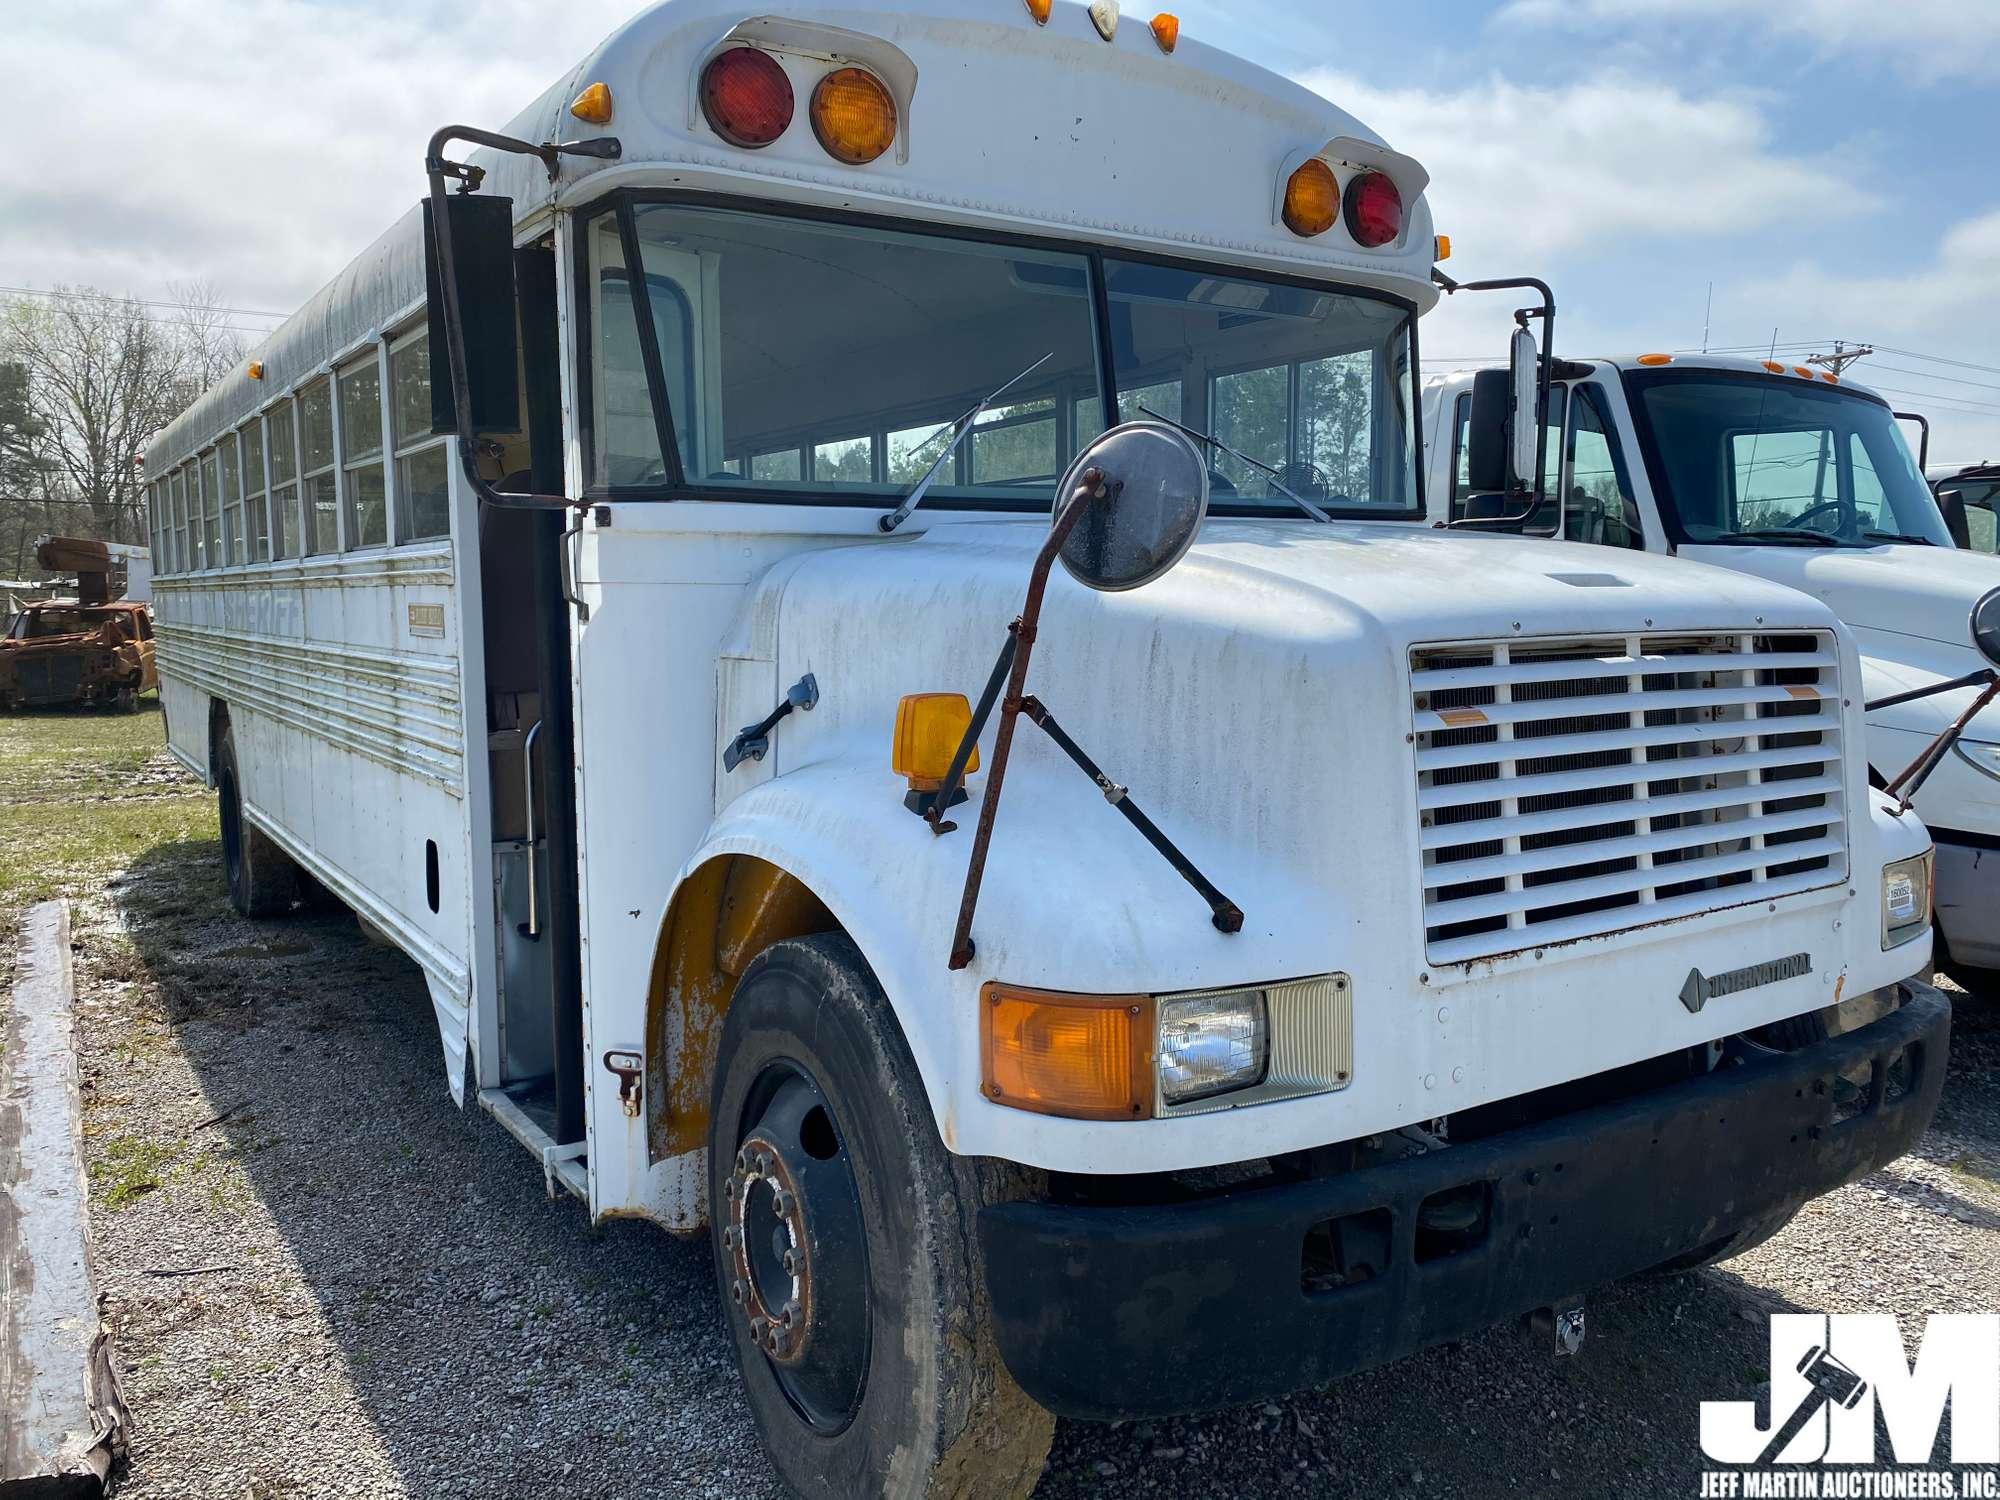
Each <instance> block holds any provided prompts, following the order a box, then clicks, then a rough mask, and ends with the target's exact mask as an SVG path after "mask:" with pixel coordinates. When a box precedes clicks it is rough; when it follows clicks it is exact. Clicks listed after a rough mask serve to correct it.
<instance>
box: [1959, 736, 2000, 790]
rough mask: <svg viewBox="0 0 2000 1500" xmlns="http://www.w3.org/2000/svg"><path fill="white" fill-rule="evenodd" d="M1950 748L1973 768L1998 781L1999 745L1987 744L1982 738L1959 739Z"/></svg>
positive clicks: (1999, 776) (1999, 779)
mask: <svg viewBox="0 0 2000 1500" xmlns="http://www.w3.org/2000/svg"><path fill="white" fill-rule="evenodd" d="M1952 749H1953V750H1954V751H1955V752H1957V755H1958V758H1959V759H1960V760H1962V761H1964V762H1965V763H1966V764H1967V765H1969V766H1971V767H1972V769H1973V770H1975V771H1979V772H1983V773H1984V774H1985V775H1988V776H1991V777H1992V778H1993V779H1994V780H1995V781H2000V745H1992V744H1988V743H1987V742H1986V741H1984V740H1966V739H1961V740H1960V741H1959V742H1958V743H1957V744H1956V745H1954V746H1952Z"/></svg>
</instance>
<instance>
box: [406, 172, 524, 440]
mask: <svg viewBox="0 0 2000 1500" xmlns="http://www.w3.org/2000/svg"><path fill="white" fill-rule="evenodd" d="M443 201H444V205H445V219H446V225H445V228H446V230H447V232H448V234H449V236H450V241H451V247H450V248H451V266H452V273H453V274H452V281H453V284H454V285H455V286H456V288H457V291H458V299H457V300H458V312H459V323H460V328H461V330H462V332H463V334H464V338H465V383H466V387H467V390H468V393H469V394H470V396H471V398H472V429H473V431H474V432H504V433H514V432H519V431H520V430H521V392H520V385H519V378H518V369H519V360H520V351H519V333H518V331H517V323H516V314H515V292H514V201H513V199H511V198H490V197H487V196H485V195H483V194H479V193H454V194H452V195H451V196H450V197H447V198H445V199H444V200H443ZM437 230H438V226H437V222H436V213H435V209H434V207H433V204H432V201H431V200H430V199H428V198H427V199H425V200H424V295H425V297H426V298H427V299H428V305H429V311H430V353H431V431H433V432H435V433H439V434H450V433H456V432H457V431H458V416H457V413H456V411H455V410H454V406H453V399H454V398H453V391H452V379H451V359H450V353H449V351H450V348H451V344H450V340H449V338H448V335H447V331H446V327H445V318H446V307H445V296H444V270H443V258H442V257H441V256H440V254H439V251H438V235H437Z"/></svg>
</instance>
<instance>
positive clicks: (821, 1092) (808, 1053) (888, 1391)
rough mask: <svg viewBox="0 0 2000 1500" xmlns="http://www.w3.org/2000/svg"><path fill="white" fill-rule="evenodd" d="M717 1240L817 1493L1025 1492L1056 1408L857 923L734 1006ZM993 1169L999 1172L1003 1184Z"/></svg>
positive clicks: (782, 1453)
mask: <svg viewBox="0 0 2000 1500" xmlns="http://www.w3.org/2000/svg"><path fill="white" fill-rule="evenodd" d="M710 1104H711V1109H710V1120H709V1203H710V1208H711V1211H710V1221H711V1222H710V1241H711V1243H712V1245H713V1246H714V1250H715V1258H716V1269H717V1273H718V1275H719V1278H720V1282H721V1288H722V1298H723V1310H724V1315H725V1317H726V1318H727V1320H728V1322H729V1325H730V1333H731V1335H732V1337H733V1339H734V1341H735V1345H736V1355H737V1363H738V1366H739V1367H740V1369H741V1370H742V1373H743V1383H744V1389H745V1392H746V1394H747V1396H748V1398H749V1403H750V1410H751V1414H752V1415H753V1417H754V1418H755V1419H756V1422H757V1427H758V1430H759V1431H760V1432H761V1433H762V1435H763V1438H764V1444H765V1448H766V1450H767V1451H768V1452H769V1453H770V1455H771V1457H772V1460H773V1461H774V1463H775V1464H776V1465H777V1468H778V1471H779V1473H780V1474H781V1475H782V1476H783V1478H784V1479H785V1481H786V1482H787V1483H788V1484H790V1485H791V1487H792V1488H793V1489H794V1490H796V1491H797V1492H798V1493H799V1494H801V1495H804V1496H809V1497H826V1500H836V1497H838V1500H846V1497H850V1496H861V1495H883V1496H893V1497H897V1500H918V1497H929V1496H941V1497H968V1500H970V1497H974V1496H977V1497H987V1496H993V1497H1006V1496H1025V1495H1026V1494H1027V1493H1028V1492H1029V1491H1030V1490H1031V1489H1033V1487H1034V1485H1035V1481H1036V1480H1037V1479H1038V1478H1039V1477H1040V1475H1041V1472H1042V1465H1043V1462H1044V1461H1045V1459H1046V1458H1047V1456H1048V1449H1049V1442H1050V1439H1051V1438H1052V1437H1053V1435H1054V1429H1055V1419H1054V1418H1053V1417H1052V1416H1051V1415H1050V1414H1049V1413H1048V1412H1046V1411H1044V1410H1043V1409H1042V1408H1040V1407H1038V1406H1036V1405H1035V1404H1034V1403H1033V1402H1032V1401H1031V1400H1029V1399H1028V1397H1027V1395H1026V1394H1025V1393H1023V1392H1022V1390H1021V1389H1020V1387H1019V1386H1017V1385H1016V1384H1015V1383H1014V1381H1013V1378H1012V1377H1011V1376H1010V1375H1008V1373H1007V1371H1006V1368H1005V1367H1004V1366H1003V1365H1002V1364H1001V1362H1000V1357H999V1353H998V1351H997V1349H996V1348H995V1346H994V1341H993V1335H992V1330H991V1326H990V1323H989V1320H988V1315H987V1312H986V1298H985V1276H984V1271H983V1267H982V1265H981V1263H980V1257H979V1250H978V1244H977V1238H976V1234H975V1226H974V1215H975V1214H976V1212H977V1209H978V1206H979V1204H980V1202H981V1201H983V1200H984V1199H985V1198H986V1197H987V1196H989V1195H990V1194H991V1192H992V1188H991V1186H990V1184H991V1182H993V1181H997V1180H998V1176H999V1170H1000V1169H998V1168H997V1167H993V1166H990V1165H989V1166H985V1167H982V1166H981V1165H980V1164H978V1163H974V1162H971V1161H968V1160H966V1159H963V1158H957V1157H953V1156H952V1155H951V1154H950V1153H949V1152H947V1151H946V1150H945V1148H944V1144H943V1142H942V1141H941V1140H940V1139H939V1136H938V1132H937V1128H936V1126H935V1124H934V1123H933V1121H932V1118H931V1111H930V1106H929V1102H928V1099H927V1097H926V1095H925V1093H924V1089H923V1083H922V1080H921V1079H920V1077H919V1076H918V1073H917V1067H916V1063H915V1060H914V1059H913V1058H912V1057H911V1055H910V1050H909V1046H908V1044H907V1043H906V1042H905V1041H904V1039H903V1035H902V1032H901V1031H900V1030H899V1029H898V1028H897V1026H896V1023H895V1020H894V1018H893V1015H892V1013H891V1011H890V1008H889V1003H888V1000H887V998H886V997H885V996H884V995H883V994H882V990H881V987H880V985H879V984H877V982H876V980H875V977H874V975H873V974H872V973H871V972H870V971H869V969H868V966H867V964H866V963H865V962H864V961H863V959H862V957H861V955H860V953H859V951H858V950H856V949H855V947H854V945H853V944H852V943H851V942H849V941H848V940H847V939H846V938H845V937H840V936H831V935H829V936H820V937H812V938H803V939H797V940H793V941H788V942H783V943H778V944H775V945H774V946H772V947H771V948H769V949H767V950H766V951H765V952H764V953H763V954H761V955H760V956H759V957H758V958H757V960H756V961H755V962H754V963H752V964H751V966H750V968H749V969H748V971H747V972H746V973H745V974H744V976H743V980H742V982H741V984H739V985H738V987H737V991H736V996H735V1000H734V1002H733V1003H732V1005H731V1006H730V1009H729V1013H728V1016H727V1017H726V1018H725V1020H724V1022H723V1028H722V1039H721V1044H720V1048H719V1052H718V1056H717V1059H716V1070H715V1085H714V1090H713V1094H712V1097H711V1101H710ZM983 1180H984V1181H985V1183H986V1185H982V1181H983Z"/></svg>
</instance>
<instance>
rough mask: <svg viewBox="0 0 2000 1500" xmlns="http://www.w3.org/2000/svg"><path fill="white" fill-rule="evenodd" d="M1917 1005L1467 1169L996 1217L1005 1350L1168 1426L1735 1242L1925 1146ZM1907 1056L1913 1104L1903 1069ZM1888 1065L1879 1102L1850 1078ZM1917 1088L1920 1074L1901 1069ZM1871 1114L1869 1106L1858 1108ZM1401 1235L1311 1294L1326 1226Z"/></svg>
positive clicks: (1931, 1107) (1104, 1414)
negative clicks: (1447, 1229) (1422, 1236)
mask: <svg viewBox="0 0 2000 1500" xmlns="http://www.w3.org/2000/svg"><path fill="white" fill-rule="evenodd" d="M1903 988H1904V990H1905V992H1906V993H1905V1003H1904V1005H1903V1006H1902V1007H1901V1008H1900V1009H1898V1010H1897V1011H1895V1012H1893V1013H1892V1014H1890V1015H1888V1016H1885V1017H1883V1018H1882V1019H1881V1020H1879V1021H1877V1022H1875V1023H1873V1024H1872V1025H1870V1026H1867V1027H1864V1028H1863V1029H1861V1030H1859V1031H1854V1032H1850V1033H1848V1034H1847V1035H1846V1036H1843V1037H1838V1038H1835V1039H1834V1040H1831V1041H1828V1042H1823V1043H1820V1044H1818V1045H1817V1046H1814V1047H1811V1048H1808V1049H1806V1050H1804V1051H1801V1052H1795V1053H1789V1054H1786V1055H1783V1056H1778V1057H1768V1058H1767V1057H1760V1058H1756V1059H1754V1060H1748V1061H1745V1062H1743V1063H1741V1064H1740V1065H1728V1066H1724V1067H1722V1068H1719V1069H1717V1070H1716V1071H1715V1072H1713V1073H1710V1074H1707V1075H1705V1076H1704V1077H1701V1078H1698V1079H1694V1080H1691V1081H1689V1082H1686V1083H1680V1084H1676V1085H1673V1086H1671V1087H1669V1088H1664V1089H1659V1090H1655V1091H1653V1092H1651V1093H1646V1094H1643V1095H1640V1096H1638V1097H1635V1098H1631V1099H1625V1100H1621V1101H1619V1102H1616V1103H1613V1104H1608V1105H1603V1106H1599V1107H1596V1108H1592V1109H1587V1110H1583V1111H1579V1112H1577V1113H1575V1114H1568V1115H1563V1116H1561V1117H1559V1118H1557V1119H1554V1120H1550V1121H1547V1122H1545V1123H1543V1124H1540V1125H1534V1126H1530V1127H1527V1128H1524V1129H1520V1130H1515V1131H1511V1132H1508V1133H1505V1134H1502V1135H1497V1136H1492V1137H1489V1138H1487V1139H1484V1140H1480V1141H1476V1142H1471V1143H1468V1144H1465V1145H1460V1146H1454V1147H1452V1148H1450V1149H1449V1150H1445V1151H1440V1152H1433V1153H1432V1154H1430V1155H1427V1156H1421V1157H1416V1158H1414V1159H1411V1160H1407V1161H1401V1162H1397V1163H1394V1164H1391V1165H1385V1166H1375V1167H1368V1168H1364V1169H1361V1170H1358V1171H1354V1172H1349V1173H1344V1174H1341V1175H1337V1176H1329V1177H1325V1178H1319V1179H1313V1180H1308V1181H1303V1182H1292V1183H1285V1184H1281V1185H1277V1186H1265V1185H1260V1186H1253V1187H1249V1188H1243V1189H1237V1190H1233V1191H1229V1192H1224V1193H1221V1194H1218V1195H1216V1196H1212V1197H1207V1198H1203V1199H1201V1200H1199V1201H1195V1202H1189V1203H1181V1204H1174V1205H1170V1206H1166V1207H1138V1208H1128V1207H1095V1206H1084V1207H1079V1206H1071V1205H1063V1204H1050V1203H1035V1202H1027V1203H1004V1204H997V1205H993V1206H990V1207H988V1208H986V1209H984V1210H982V1211H981V1214H980V1221H979V1227H980V1234H981V1238H982V1241H983V1244H984V1248H985V1255H986V1265H987V1276H988V1295H989V1298H990V1302H991V1307H992V1312H993V1317H994V1320H995V1324H996V1332H997V1335H998V1338H999V1345H1000V1352H1001V1356H1002V1358H1003V1359H1004V1360H1005V1361H1006V1364H1007V1368H1008V1370H1009V1371H1010V1372H1011V1373H1012V1374H1013V1376H1014V1378H1015V1380H1016V1381H1018V1382H1019V1383H1020V1385H1021V1386H1022V1388H1023V1389H1024V1390H1026V1391H1027V1393H1028V1394H1029V1395H1030V1396H1032V1397H1034V1399H1035V1400H1037V1401H1038V1402H1040V1403H1041V1404H1042V1405H1044V1406H1046V1407H1048V1408H1050V1409H1051V1410H1053V1411H1055V1412H1057V1413H1059V1414H1061V1415H1064V1416H1073V1417H1085V1418H1098V1419H1110V1418H1118V1417H1141V1416H1167V1415H1172V1414H1176V1413H1182V1412H1193V1411H1204V1410H1212V1409H1214V1408H1216V1407H1222V1406H1233V1405H1238V1404H1241V1403H1243V1402H1247V1401H1254V1400H1259V1399H1263V1398H1266V1397H1269V1396H1274V1395H1278V1394H1281V1393H1283V1392H1286V1391H1292V1390H1298V1389H1301V1388H1303V1387H1306V1386H1311V1385H1317V1384H1320V1383H1322V1382H1324V1381H1328V1380H1333V1379H1336V1378H1338V1377H1340V1376H1343V1375H1349V1374H1353V1373H1355V1372H1356V1371H1359V1370H1365V1369H1370V1368H1373V1367H1375V1366H1377V1365H1381V1364H1386V1363H1387V1362H1389V1361H1391V1360H1394V1359H1398V1358H1401V1357H1402V1356H1403V1355H1406V1354H1411V1353H1414V1352H1415V1351H1417V1350H1419V1349H1423V1348H1426V1347H1428V1346H1430V1345H1433V1344H1437V1343H1442V1342H1444V1341H1446V1340H1449V1339H1454V1338H1462V1337H1466V1336H1468V1335H1470V1334H1474V1333H1477V1332H1479V1331H1481V1330H1483V1329H1485V1328H1489V1327H1491V1326H1492V1325H1494V1324H1495V1323H1498V1322H1501V1321H1504V1320H1506V1319H1509V1318H1512V1317H1516V1316H1518V1315H1520V1314H1523V1313H1527V1312H1532V1311H1534V1310H1535V1309H1537V1308H1542V1307H1547V1306H1550V1305H1551V1304H1554V1303H1556V1302H1559V1301H1561V1300H1562V1299H1564V1298H1568V1297H1573V1296H1575V1295H1577V1294H1580V1293H1583V1292H1586V1291H1589V1290H1592V1289H1594V1288H1596V1287H1601V1286H1605V1285H1608V1284H1609V1283H1611V1282H1614V1281H1617V1280H1620V1279H1621V1278H1623V1277H1627V1276H1631V1275H1634V1274H1636V1273H1638V1272H1641V1271H1646V1270H1651V1269H1653V1268H1654V1267H1657V1266H1661V1265H1664V1264H1666V1263H1667V1262H1669V1261H1671V1260H1674V1259H1676V1258H1677V1257H1680V1256H1683V1255H1686V1254H1688V1253H1690V1252H1692V1251H1696V1250H1700V1249H1703V1248H1705V1247H1708V1246H1712V1245H1715V1244H1716V1243H1718V1242H1719V1241H1722V1240H1724V1239H1726V1238H1727V1237H1728V1236H1729V1235H1731V1234H1733V1233H1735V1232H1736V1231H1738V1230H1740V1229H1745V1228H1750V1227H1753V1226H1755V1225H1757V1224H1758V1223H1760V1222H1762V1221H1765V1220H1768V1219H1770V1218H1772V1217H1773V1216H1775V1215H1778V1214H1782V1213H1784V1212H1786V1211H1788V1210H1790V1209H1792V1208H1795V1207H1797V1206H1798V1205H1799V1204H1801V1203H1803V1202H1805V1201H1806V1200H1807V1199H1809V1198H1812V1197H1816V1196H1817V1195H1819V1194H1821V1193H1825V1192H1828V1191H1830V1190H1832V1189H1833V1188H1836V1187H1839V1186H1841V1185H1842V1184H1843V1183H1848V1182H1852V1181H1854V1180H1855V1179H1856V1178H1859V1177H1863V1176H1865V1175H1867V1174H1868V1173H1869V1172H1872V1171H1874V1170H1875V1169H1876V1168H1877V1167H1880V1166H1882V1165H1883V1164H1884V1163H1887V1162H1890V1161H1893V1160H1895V1159H1896V1158H1897V1157H1899V1156H1901V1155H1903V1154H1904V1153H1905V1152H1906V1151H1908V1150H1909V1149H1910V1147H1911V1146H1912V1145H1914V1144H1915V1143H1916V1141H1917V1138H1918V1137H1919V1136H1921V1135H1922V1134H1923V1133H1924V1130H1925V1129H1926V1128H1927V1127H1928V1126H1929V1124H1930V1120H1931V1116H1932V1114H1933V1113H1935V1111H1936V1109H1937V1102H1938V1094H1939V1091H1940V1090H1941V1089H1942V1087H1943V1084H1944V1072H1945V1059H1946V1054H1947V1051H1948V1049H1949V1043H1950V1037H1951V1005H1950V1002H1949V1001H1947V1000H1946V999H1945V998H1944V996H1943V995H1941V994H1939V993H1938V992H1937V991H1936V990H1933V989H1931V988H1930V987H1929V986H1927V985H1921V984H1917V983H1914V982H1911V983H1909V984H1906V985H1905V986H1904V987H1903ZM1905 1049H1908V1054H1909V1056H1908V1061H1909V1070H1908V1073H1907V1075H1906V1076H1907V1085H1906V1087H1905V1088H1904V1089H1903V1091H1902V1092H1900V1093H1894V1092H1893V1091H1892V1089H1891V1088H1890V1086H1889V1085H1888V1083H1887V1081H1886V1078H1887V1072H1888V1066H1887V1065H1888V1064H1889V1063H1890V1062H1891V1061H1892V1060H1893V1059H1895V1058H1896V1057H1897V1055H1898V1054H1899V1053H1902V1052H1904V1051H1905ZM1870 1064H1872V1065H1873V1066H1872V1072H1871V1074H1870V1077H1871V1083H1870V1085H1869V1087H1868V1089H1867V1090H1866V1091H1865V1093H1864V1095H1863V1097H1862V1098H1861V1099H1860V1100H1859V1101H1854V1100H1852V1099H1851V1098H1850V1101H1849V1102H1848V1103H1847V1104H1845V1105H1842V1106H1840V1107H1838V1108H1837V1107H1836V1104H1835V1093H1836V1091H1835V1088H1834V1081H1835V1079H1836V1078H1837V1077H1838V1076H1839V1075H1841V1074H1843V1073H1847V1074H1850V1075H1852V1074H1853V1072H1854V1070H1855V1069H1856V1067H1857V1065H1861V1066H1867V1065H1870ZM1899 1072H1900V1070H1899ZM1847 1092H1849V1093H1850V1095H1851V1090H1850V1091H1847ZM1477 1184H1484V1185H1485V1187H1484V1189H1483V1190H1482V1189H1481V1188H1480V1187H1478V1186H1473V1187H1471V1188H1470V1189H1469V1191H1470V1192H1471V1193H1472V1194H1473V1195H1475V1196H1477V1195H1478V1194H1480V1193H1481V1192H1482V1191H1484V1192H1485V1193H1486V1194H1488V1195H1489V1196H1488V1197H1487V1198H1486V1203H1487V1205H1488V1206H1487V1211H1486V1215H1485V1218H1484V1230H1483V1236H1481V1237H1479V1238H1477V1239H1476V1242H1473V1243H1469V1244H1466V1245H1464V1247H1463V1248H1456V1249H1454V1250H1452V1251H1451V1252H1449V1253H1443V1254H1438V1253H1435V1247H1434V1246H1433V1247H1430V1248H1428V1249H1427V1250H1426V1256H1427V1257H1428V1258H1422V1259H1420V1257H1419V1253H1418V1236H1417V1232H1416V1221H1417V1210H1418V1207H1419V1205H1420V1204H1422V1203H1423V1202H1424V1200H1425V1199H1427V1198H1430V1197H1432V1196H1433V1195H1435V1194H1439V1193H1450V1192H1451V1191H1452V1190H1454V1189H1466V1188H1467V1185H1477ZM1383 1213H1386V1215H1387V1223H1388V1226H1389V1231H1388V1233H1389V1238H1388V1246H1389V1250H1388V1255H1387V1263H1386V1265H1385V1266H1384V1267H1383V1269H1382V1270H1381V1271H1380V1272H1379V1273H1378V1274H1375V1275H1373V1276H1372V1277H1370V1278H1369V1279H1366V1280H1362V1281H1358V1282H1356V1283H1354V1284H1350V1285H1345V1286H1339V1287H1336V1288H1334V1289H1332V1290H1311V1291H1309V1290H1307V1288H1306V1284H1305V1280H1304V1278H1303V1275H1302V1268H1303V1265H1304V1256H1305V1248H1306V1244H1307V1240H1308V1237H1309V1235H1313V1234H1314V1231H1315V1229H1316V1226H1321V1225H1323V1224H1325V1223H1326V1222H1327V1221H1329V1220H1339V1219H1345V1218H1348V1217H1349V1216H1352V1215H1370V1216H1373V1217H1371V1218H1370V1219H1369V1220H1368V1221H1367V1222H1372V1223H1374V1224H1377V1225H1380V1224H1381V1223H1382V1222H1383V1221H1382V1219H1381V1217H1380V1216H1381V1215H1382V1214H1383Z"/></svg>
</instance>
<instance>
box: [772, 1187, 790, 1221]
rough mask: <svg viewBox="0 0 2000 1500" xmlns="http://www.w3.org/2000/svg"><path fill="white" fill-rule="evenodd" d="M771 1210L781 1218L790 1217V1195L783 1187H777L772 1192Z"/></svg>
mask: <svg viewBox="0 0 2000 1500" xmlns="http://www.w3.org/2000/svg"><path fill="white" fill-rule="evenodd" d="M771 1212H772V1213H774V1214H776V1215H777V1216H778V1217H779V1218H781V1219H788V1218H790V1217H791V1215H792V1195H791V1194H790V1193H788V1192H786V1191H785V1190H784V1189H783V1188H779V1189H778V1190H777V1191H776V1192H774V1193H772V1194H771Z"/></svg>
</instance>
